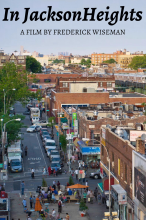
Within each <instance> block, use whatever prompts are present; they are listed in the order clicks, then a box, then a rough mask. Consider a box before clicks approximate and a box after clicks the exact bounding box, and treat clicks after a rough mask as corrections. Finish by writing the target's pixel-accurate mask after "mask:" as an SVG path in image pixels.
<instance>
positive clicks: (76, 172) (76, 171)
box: [75, 168, 79, 180]
mask: <svg viewBox="0 0 146 220" xmlns="http://www.w3.org/2000/svg"><path fill="white" fill-rule="evenodd" d="M78 173H79V171H78V169H77V168H76V170H75V174H76V180H78Z"/></svg>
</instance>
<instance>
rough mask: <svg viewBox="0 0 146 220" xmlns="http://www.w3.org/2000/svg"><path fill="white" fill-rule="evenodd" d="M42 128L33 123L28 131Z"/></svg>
mask: <svg viewBox="0 0 146 220" xmlns="http://www.w3.org/2000/svg"><path fill="white" fill-rule="evenodd" d="M40 129H41V127H40V126H38V125H32V126H31V127H29V128H27V129H26V131H27V132H37V131H39V130H40Z"/></svg>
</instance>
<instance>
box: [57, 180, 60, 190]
mask: <svg viewBox="0 0 146 220" xmlns="http://www.w3.org/2000/svg"><path fill="white" fill-rule="evenodd" d="M57 188H58V191H59V190H60V182H59V181H58V182H57Z"/></svg>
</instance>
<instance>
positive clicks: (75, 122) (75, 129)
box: [74, 120, 78, 136]
mask: <svg viewBox="0 0 146 220" xmlns="http://www.w3.org/2000/svg"><path fill="white" fill-rule="evenodd" d="M74 135H75V136H76V135H78V120H75V121H74Z"/></svg>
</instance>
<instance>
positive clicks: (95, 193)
mask: <svg viewBox="0 0 146 220" xmlns="http://www.w3.org/2000/svg"><path fill="white" fill-rule="evenodd" d="M97 193H98V189H97V187H96V188H95V190H94V197H95V200H96V201H97Z"/></svg>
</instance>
